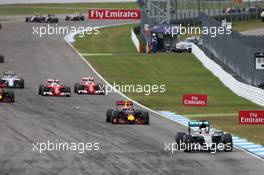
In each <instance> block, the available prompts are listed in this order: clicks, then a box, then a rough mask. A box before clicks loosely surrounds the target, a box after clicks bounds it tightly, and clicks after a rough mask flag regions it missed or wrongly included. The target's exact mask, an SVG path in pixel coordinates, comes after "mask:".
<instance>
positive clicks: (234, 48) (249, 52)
mask: <svg viewBox="0 0 264 175" xmlns="http://www.w3.org/2000/svg"><path fill="white" fill-rule="evenodd" d="M200 19H201V21H202V24H203V27H207V28H211V27H220V26H221V24H220V23H219V22H218V21H216V20H215V19H213V18H211V17H209V16H207V15H205V14H203V13H200ZM202 38H203V46H202V49H203V50H204V52H205V53H206V54H207V56H209V57H210V58H212V59H213V60H214V61H216V62H217V63H218V64H219V65H220V66H222V68H223V69H225V70H226V71H227V72H229V73H230V74H232V75H233V76H234V77H235V78H236V79H238V80H239V81H241V82H244V83H247V84H249V85H253V86H258V85H260V84H262V83H264V69H262V70H258V69H256V58H255V54H256V53H264V36H245V35H242V34H240V33H238V32H235V31H232V33H231V34H222V35H217V36H216V37H211V36H210V35H203V36H202Z"/></svg>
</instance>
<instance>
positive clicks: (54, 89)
mask: <svg viewBox="0 0 264 175" xmlns="http://www.w3.org/2000/svg"><path fill="white" fill-rule="evenodd" d="M38 94H39V95H43V96H60V97H61V96H62V97H70V96H71V88H70V87H67V86H64V85H61V84H60V82H59V80H56V79H48V80H47V81H46V84H45V85H39V91H38Z"/></svg>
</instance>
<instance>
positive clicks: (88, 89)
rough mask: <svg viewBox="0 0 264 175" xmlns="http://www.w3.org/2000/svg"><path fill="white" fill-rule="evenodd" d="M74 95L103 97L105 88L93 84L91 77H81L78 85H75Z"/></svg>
mask: <svg viewBox="0 0 264 175" xmlns="http://www.w3.org/2000/svg"><path fill="white" fill-rule="evenodd" d="M74 93H77V94H88V95H105V87H104V85H102V84H99V83H95V82H94V78H92V77H83V78H82V79H81V82H80V83H75V85H74Z"/></svg>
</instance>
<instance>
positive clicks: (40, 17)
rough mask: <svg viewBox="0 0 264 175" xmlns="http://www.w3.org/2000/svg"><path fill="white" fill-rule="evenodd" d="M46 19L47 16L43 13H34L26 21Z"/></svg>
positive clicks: (42, 20)
mask: <svg viewBox="0 0 264 175" xmlns="http://www.w3.org/2000/svg"><path fill="white" fill-rule="evenodd" d="M45 21H46V17H44V16H42V15H41V14H34V15H32V16H28V17H26V19H25V22H37V23H44V22H45Z"/></svg>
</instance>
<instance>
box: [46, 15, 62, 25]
mask: <svg viewBox="0 0 264 175" xmlns="http://www.w3.org/2000/svg"><path fill="white" fill-rule="evenodd" d="M45 22H46V23H58V22H59V18H57V17H55V15H54V14H49V15H48V18H47V20H46V21H45Z"/></svg>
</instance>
